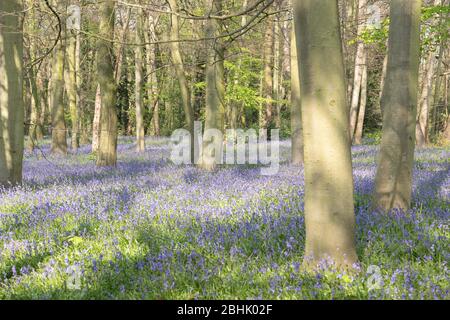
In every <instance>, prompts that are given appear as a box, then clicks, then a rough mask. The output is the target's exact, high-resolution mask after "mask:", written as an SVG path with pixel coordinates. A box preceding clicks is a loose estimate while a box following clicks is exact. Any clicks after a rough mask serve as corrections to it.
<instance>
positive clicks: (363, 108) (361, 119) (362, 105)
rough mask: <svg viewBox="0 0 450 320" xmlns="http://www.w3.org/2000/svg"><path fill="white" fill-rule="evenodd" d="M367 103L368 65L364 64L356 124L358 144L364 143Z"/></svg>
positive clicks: (354, 138)
mask: <svg viewBox="0 0 450 320" xmlns="http://www.w3.org/2000/svg"><path fill="white" fill-rule="evenodd" d="M366 105H367V65H364V68H363V72H362V78H361V98H360V102H359V112H358V122H357V124H356V131H355V135H354V137H353V140H354V142H355V144H356V145H360V144H361V143H362V136H363V129H364V116H365V115H366Z"/></svg>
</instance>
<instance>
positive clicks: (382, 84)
mask: <svg viewBox="0 0 450 320" xmlns="http://www.w3.org/2000/svg"><path fill="white" fill-rule="evenodd" d="M387 64H388V53H386V56H385V57H384V59H383V70H382V71H381V80H380V94H379V96H378V99H379V108H380V113H381V116H383V106H382V105H381V98H382V97H383V92H384V83H385V81H386V72H387Z"/></svg>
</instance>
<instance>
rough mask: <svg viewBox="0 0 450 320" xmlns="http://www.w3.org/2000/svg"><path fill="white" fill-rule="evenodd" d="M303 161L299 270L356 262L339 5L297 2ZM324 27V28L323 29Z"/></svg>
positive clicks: (310, 0)
mask: <svg viewBox="0 0 450 320" xmlns="http://www.w3.org/2000/svg"><path fill="white" fill-rule="evenodd" d="M294 20H295V23H294V25H295V32H296V40H297V52H298V54H299V58H298V61H299V65H300V90H301V108H302V110H301V112H302V124H303V137H304V157H305V225H306V243H305V255H304V265H305V267H313V268H314V267H315V266H317V264H318V263H319V261H321V260H322V259H328V258H331V259H332V260H333V261H334V262H335V263H336V265H337V266H340V267H343V268H347V267H352V265H353V263H354V262H356V261H357V255H356V249H355V214H354V207H353V176H352V160H351V152H350V145H351V142H350V136H349V133H348V128H349V109H348V108H347V98H346V82H345V71H344V58H343V49H342V43H341V33H340V25H339V14H338V1H337V0H336V1H331V0H296V1H294ZM324 21H326V23H324Z"/></svg>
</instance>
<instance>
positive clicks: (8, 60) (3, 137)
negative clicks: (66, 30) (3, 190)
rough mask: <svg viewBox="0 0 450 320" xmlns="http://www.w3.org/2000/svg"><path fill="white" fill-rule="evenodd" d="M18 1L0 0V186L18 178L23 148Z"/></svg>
mask: <svg viewBox="0 0 450 320" xmlns="http://www.w3.org/2000/svg"><path fill="white" fill-rule="evenodd" d="M22 12H23V6H22V1H18V0H8V1H0V186H3V187H8V186H11V185H16V184H20V183H21V182H22V160H23V148H24V103H23V74H22V72H23V33H22V31H23V26H22V24H21V17H20V15H21V14H22Z"/></svg>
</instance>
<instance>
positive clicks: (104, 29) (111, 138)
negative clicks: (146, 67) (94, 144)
mask: <svg viewBox="0 0 450 320" xmlns="http://www.w3.org/2000/svg"><path fill="white" fill-rule="evenodd" d="M115 3H116V1H112V0H111V1H104V2H101V3H100V29H99V37H98V40H97V74H98V82H99V85H100V101H101V112H100V137H99V145H98V152H97V165H98V166H114V165H116V161H117V112H116V82H115V79H114V64H113V50H112V39H113V38H114V21H115V19H114V18H115Z"/></svg>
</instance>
